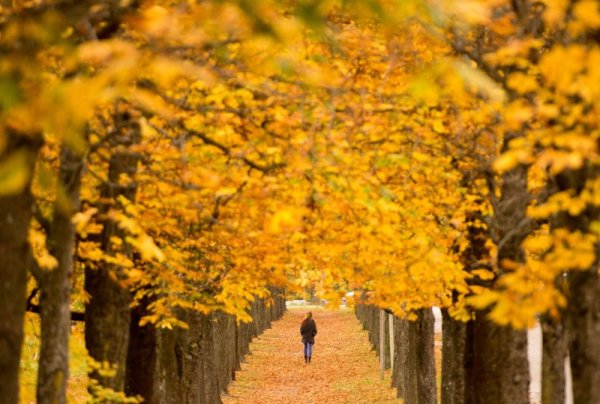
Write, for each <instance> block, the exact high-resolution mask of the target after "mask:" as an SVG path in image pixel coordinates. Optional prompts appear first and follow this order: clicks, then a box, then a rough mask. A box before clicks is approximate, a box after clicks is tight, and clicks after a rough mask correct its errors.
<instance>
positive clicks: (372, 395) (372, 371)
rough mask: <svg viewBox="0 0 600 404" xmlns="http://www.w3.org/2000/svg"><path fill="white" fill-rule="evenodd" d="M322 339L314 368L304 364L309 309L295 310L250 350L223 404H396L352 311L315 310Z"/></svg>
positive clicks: (258, 340)
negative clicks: (303, 334)
mask: <svg viewBox="0 0 600 404" xmlns="http://www.w3.org/2000/svg"><path fill="white" fill-rule="evenodd" d="M310 310H311V311H312V312H313V314H314V319H315V321H316V322H317V328H318V335H317V338H316V343H315V346H314V353H313V358H312V363H310V364H306V363H304V354H303V352H302V348H303V345H302V343H301V339H300V332H299V328H300V322H301V321H302V319H303V318H304V314H305V312H306V311H307V309H306V308H291V309H289V310H288V312H287V313H286V314H285V316H284V317H283V318H282V319H281V320H279V321H277V322H274V323H273V326H272V328H271V329H269V330H267V331H265V333H264V334H262V335H261V336H260V337H258V338H256V339H255V340H254V341H253V342H252V344H251V345H250V350H251V352H252V354H251V355H248V356H247V357H246V361H245V363H243V364H242V370H241V371H240V372H237V373H236V379H237V380H236V381H235V382H233V383H232V384H231V385H230V386H229V394H227V395H224V397H223V402H224V403H226V404H232V403H303V404H305V403H392V402H400V400H396V398H395V397H396V393H395V390H394V389H392V388H391V387H390V379H389V370H388V372H387V373H386V378H385V380H384V381H381V380H380V378H379V367H378V359H377V357H376V356H375V353H374V352H373V351H372V350H371V346H370V344H369V341H368V337H367V332H366V331H363V330H362V328H361V326H360V323H359V322H358V320H357V319H356V317H355V316H354V313H353V312H352V311H351V310H348V309H344V310H340V311H334V312H331V311H326V310H324V309H320V308H311V309H310Z"/></svg>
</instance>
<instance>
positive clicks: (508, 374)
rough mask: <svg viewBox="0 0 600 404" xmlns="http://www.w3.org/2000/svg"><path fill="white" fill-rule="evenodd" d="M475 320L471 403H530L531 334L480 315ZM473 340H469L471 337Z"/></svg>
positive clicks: (469, 386)
mask: <svg viewBox="0 0 600 404" xmlns="http://www.w3.org/2000/svg"><path fill="white" fill-rule="evenodd" d="M476 315H477V317H478V318H476V319H475V321H473V324H472V325H473V329H472V343H471V346H472V350H473V363H472V368H471V369H469V372H470V377H468V379H467V383H468V384H467V400H466V402H467V403H474V404H479V403H481V404H483V403H486V404H487V403H490V404H491V403H498V404H500V403H505V404H508V403H526V402H528V401H529V379H530V377H529V362H528V359H527V332H526V331H522V330H514V329H512V328H510V327H502V326H499V325H497V324H495V323H493V322H492V321H491V320H488V319H487V318H485V316H486V313H485V312H477V313H476ZM468 338H469V337H468Z"/></svg>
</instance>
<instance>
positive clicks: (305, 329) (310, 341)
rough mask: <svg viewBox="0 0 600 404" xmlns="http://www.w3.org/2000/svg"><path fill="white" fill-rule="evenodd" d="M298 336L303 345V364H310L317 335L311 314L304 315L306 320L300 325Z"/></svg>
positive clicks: (315, 324)
mask: <svg viewBox="0 0 600 404" xmlns="http://www.w3.org/2000/svg"><path fill="white" fill-rule="evenodd" d="M300 335H302V343H304V362H306V363H310V359H311V358H312V350H313V345H314V344H315V335H317V323H316V322H315V320H313V318H312V313H311V312H310V311H309V312H308V313H306V318H305V319H304V320H302V324H301V325H300Z"/></svg>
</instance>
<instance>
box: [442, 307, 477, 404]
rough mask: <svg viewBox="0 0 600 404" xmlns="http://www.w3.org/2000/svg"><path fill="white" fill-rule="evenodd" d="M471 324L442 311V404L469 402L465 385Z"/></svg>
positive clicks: (469, 352) (469, 351) (445, 310)
mask: <svg viewBox="0 0 600 404" xmlns="http://www.w3.org/2000/svg"><path fill="white" fill-rule="evenodd" d="M469 326H470V324H469V323H466V322H463V321H458V320H454V319H453V318H452V317H450V315H449V314H448V310H447V309H443V310H442V404H463V403H466V402H467V399H466V395H465V384H466V380H467V369H468V368H469V367H468V365H469V362H470V360H471V359H470V358H469V356H468V355H470V354H471V350H470V349H469V345H468V344H467V327H469Z"/></svg>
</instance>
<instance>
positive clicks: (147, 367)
mask: <svg viewBox="0 0 600 404" xmlns="http://www.w3.org/2000/svg"><path fill="white" fill-rule="evenodd" d="M150 301H151V300H150V298H145V299H143V300H142V301H141V302H140V303H139V305H138V306H137V307H135V308H134V309H132V311H131V323H130V328H129V347H128V351H127V366H126V372H125V394H127V396H141V397H143V398H144V402H146V403H157V402H159V401H158V397H157V395H158V388H157V385H158V379H159V374H158V347H157V344H158V341H157V332H158V331H157V330H156V328H155V327H154V325H152V324H146V325H144V326H140V325H139V323H140V320H141V319H142V317H144V316H145V315H147V314H148V311H147V307H148V304H149V302H150Z"/></svg>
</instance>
